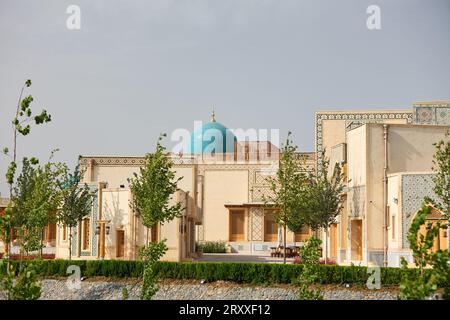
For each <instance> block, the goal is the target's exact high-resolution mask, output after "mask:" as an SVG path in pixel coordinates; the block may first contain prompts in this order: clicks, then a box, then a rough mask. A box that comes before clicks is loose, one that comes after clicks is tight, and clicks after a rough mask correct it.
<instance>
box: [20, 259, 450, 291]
mask: <svg viewBox="0 0 450 320" xmlns="http://www.w3.org/2000/svg"><path fill="white" fill-rule="evenodd" d="M11 263H12V264H16V263H18V261H12V262H11ZM23 263H27V262H23ZM70 265H77V266H79V267H80V269H81V274H82V276H87V277H95V276H105V277H110V278H140V277H142V273H143V263H142V261H126V260H125V261H124V260H71V261H70V260H46V261H42V262H41V263H39V266H38V270H37V273H38V274H39V275H40V276H41V277H67V276H68V274H67V273H66V271H67V268H68V267H69V266H70ZM313 268H314V272H315V273H316V274H317V280H316V281H315V283H317V284H344V283H352V284H360V285H365V284H366V282H367V278H368V277H369V276H370V274H368V273H367V268H366V267H359V266H338V265H320V264H319V265H314V266H313ZM154 270H155V273H157V275H158V277H159V278H163V279H197V280H201V279H205V280H207V281H218V280H224V281H233V282H237V283H252V284H283V283H285V284H290V283H292V280H293V279H296V278H297V277H298V276H299V275H300V273H301V272H302V270H303V265H301V264H300V265H295V264H278V263H276V264H275V263H273V264H272V263H232V262H163V261H160V262H157V263H156V264H155V269H154ZM407 273H408V274H410V276H414V275H417V274H418V273H417V270H416V269H409V270H407ZM401 278H402V271H401V269H400V268H381V283H382V284H383V285H398V284H399V283H400V280H401ZM449 283H450V282H449Z"/></svg>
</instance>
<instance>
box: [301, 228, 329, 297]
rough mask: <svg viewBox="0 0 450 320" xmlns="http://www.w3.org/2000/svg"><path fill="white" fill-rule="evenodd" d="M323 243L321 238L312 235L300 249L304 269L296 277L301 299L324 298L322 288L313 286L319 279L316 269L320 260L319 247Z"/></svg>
mask: <svg viewBox="0 0 450 320" xmlns="http://www.w3.org/2000/svg"><path fill="white" fill-rule="evenodd" d="M321 243H322V241H321V240H320V239H317V238H315V237H311V238H309V239H308V241H307V242H306V243H305V245H304V246H303V247H302V250H301V251H300V260H301V263H302V266H303V269H302V272H301V273H300V275H299V276H298V278H297V279H296V283H297V284H298V286H299V293H298V298H299V299H300V300H323V296H322V293H321V292H320V290H317V289H314V288H312V287H311V286H312V285H313V284H314V283H315V282H316V281H318V280H319V277H318V275H317V272H316V270H317V266H318V265H319V262H320V254H319V248H320V245H321Z"/></svg>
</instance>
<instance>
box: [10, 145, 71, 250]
mask: <svg viewBox="0 0 450 320" xmlns="http://www.w3.org/2000/svg"><path fill="white" fill-rule="evenodd" d="M52 157H53V152H52V156H51V158H52ZM51 158H50V160H51ZM50 160H49V162H48V163H46V164H45V165H44V166H40V165H39V164H38V162H37V161H33V160H28V159H27V158H24V159H23V166H22V173H21V174H20V175H19V177H18V179H17V183H16V185H15V187H14V190H13V197H12V201H13V202H14V208H13V217H14V220H13V227H14V230H17V231H19V235H20V237H19V239H20V242H21V252H22V249H23V250H25V252H26V253H27V254H28V253H29V252H30V251H36V250H39V253H40V255H41V256H42V248H43V243H42V241H43V234H44V229H45V227H46V226H48V225H49V224H50V223H53V222H55V220H56V212H57V210H58V208H59V205H60V200H61V192H60V190H59V188H58V185H59V180H60V179H61V177H62V176H63V174H64V173H65V171H66V166H65V165H63V164H61V163H53V162H51V161H50Z"/></svg>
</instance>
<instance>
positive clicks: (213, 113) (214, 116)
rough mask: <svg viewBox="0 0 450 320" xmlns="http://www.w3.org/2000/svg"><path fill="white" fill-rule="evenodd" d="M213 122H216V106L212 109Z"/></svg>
mask: <svg viewBox="0 0 450 320" xmlns="http://www.w3.org/2000/svg"><path fill="white" fill-rule="evenodd" d="M211 122H216V112H215V111H214V106H213V107H212V112H211Z"/></svg>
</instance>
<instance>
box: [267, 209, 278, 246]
mask: <svg viewBox="0 0 450 320" xmlns="http://www.w3.org/2000/svg"><path fill="white" fill-rule="evenodd" d="M277 239H278V224H277V223H276V222H275V218H274V216H273V210H269V211H266V212H265V214H264V241H268V242H273V241H277Z"/></svg>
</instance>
